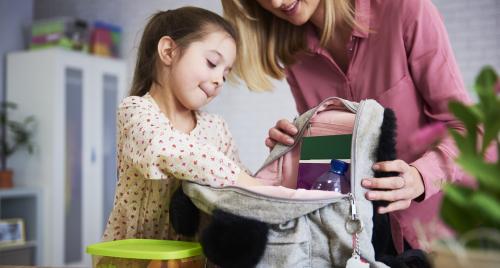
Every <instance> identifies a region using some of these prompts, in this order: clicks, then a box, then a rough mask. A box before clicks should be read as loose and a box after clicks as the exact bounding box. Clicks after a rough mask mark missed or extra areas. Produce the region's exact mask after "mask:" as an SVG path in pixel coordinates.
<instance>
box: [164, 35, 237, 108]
mask: <svg viewBox="0 0 500 268" xmlns="http://www.w3.org/2000/svg"><path fill="white" fill-rule="evenodd" d="M235 58H236V44H235V41H234V40H233V38H232V37H231V36H229V35H228V34H227V33H226V32H224V31H220V30H219V31H213V32H211V33H209V34H207V35H206V36H205V37H204V38H203V39H201V40H198V41H194V42H192V43H191V44H189V46H188V47H187V48H186V49H184V51H183V52H182V53H177V56H176V58H175V59H174V62H173V64H172V65H171V68H170V72H169V77H168V81H169V82H168V83H169V88H170V89H171V90H172V92H173V95H174V96H175V98H176V99H177V102H178V104H180V105H181V106H182V107H183V108H186V109H189V110H197V109H199V108H201V107H202V106H204V105H206V104H208V103H209V102H210V101H211V100H212V99H213V98H214V97H215V96H217V95H218V94H219V92H220V90H221V88H222V84H223V83H224V81H225V80H226V76H227V75H228V73H229V72H230V71H231V67H232V65H233V63H234V60H235Z"/></svg>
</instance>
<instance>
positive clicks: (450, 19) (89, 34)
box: [0, 0, 500, 266]
mask: <svg viewBox="0 0 500 268" xmlns="http://www.w3.org/2000/svg"><path fill="white" fill-rule="evenodd" d="M432 1H433V2H434V4H435V5H436V6H437V8H438V9H439V10H440V12H441V14H442V15H443V18H444V21H445V25H446V28H447V30H448V33H449V38H450V41H451V44H452V47H453V49H454V52H455V56H456V59H457V61H458V64H459V66H460V70H461V71H462V75H463V78H464V80H465V83H466V85H467V86H468V88H469V89H470V88H471V85H472V84H473V82H474V81H473V80H474V78H475V76H476V74H477V73H478V72H479V70H480V68H481V67H482V66H484V65H492V66H493V67H494V68H496V69H500V49H499V46H500V30H499V29H500V1H498V0H477V1H467V0H432ZM185 5H193V6H199V7H203V8H206V9H209V10H212V11H215V12H217V13H219V14H222V8H221V5H220V3H219V1H215V0H211V1H201V0H200V1H194V0H184V1H179V0H178V1H171V0H164V1H160V0H149V1H132V0H107V1H97V0H83V1H82V0H80V1H77V0H0V58H1V62H0V89H1V96H0V101H2V103H3V104H4V107H8V108H6V110H7V112H8V113H7V117H5V114H2V118H3V119H2V123H4V124H5V125H8V126H10V127H11V129H10V130H12V131H13V132H12V133H10V132H9V128H8V127H7V128H8V129H7V130H6V131H5V132H3V133H4V135H3V137H7V138H10V139H12V140H13V143H12V145H11V147H8V146H7V147H6V148H11V149H12V150H9V152H8V153H4V155H3V157H2V160H3V161H2V171H8V170H11V171H12V173H13V183H12V185H9V184H7V185H6V186H2V187H3V188H2V189H0V226H1V224H2V223H4V224H11V225H12V224H13V225H15V226H18V229H19V230H20V235H19V237H14V238H8V239H6V238H3V240H2V236H1V235H0V264H23V265H34V264H36V265H76V266H78V265H79V266H82V265H85V266H88V265H89V263H90V258H89V257H88V256H87V255H86V254H85V253H84V249H85V245H88V244H91V243H95V242H98V241H99V239H100V236H101V234H102V232H103V228H104V224H105V222H106V221H107V215H108V214H109V212H110V209H111V207H112V202H113V195H114V187H115V186H114V184H115V182H116V163H115V157H116V154H115V149H114V148H115V142H116V139H115V135H116V131H115V119H116V118H115V111H116V107H117V105H118V103H119V102H120V100H121V99H122V98H123V97H125V96H126V95H127V92H128V87H129V85H130V80H131V78H132V72H133V68H134V63H135V54H136V52H137V46H138V42H139V40H140V37H141V33H142V28H143V27H144V25H145V23H146V22H147V20H148V18H149V16H150V15H151V14H153V13H154V12H156V11H159V10H165V9H173V8H177V7H181V6H185ZM429 42H432V40H429ZM256 53H257V52H256ZM275 85H276V87H275V90H274V91H273V92H268V93H252V92H249V91H248V89H247V88H246V87H245V86H244V85H231V84H227V85H225V88H224V89H223V91H222V93H221V95H220V96H219V97H217V98H216V99H215V100H214V101H213V102H212V103H211V104H210V105H209V106H208V107H207V108H206V110H208V111H210V112H214V113H217V114H220V115H221V116H223V117H224V118H225V119H226V120H227V122H228V124H229V127H230V129H231V131H232V133H233V135H234V137H235V139H236V142H237V144H238V146H239V150H240V155H241V159H242V161H243V163H244V164H246V165H247V167H248V168H249V169H250V170H252V171H256V170H257V169H258V167H259V166H260V164H261V163H262V162H263V160H264V159H265V157H266V156H267V153H268V150H267V148H266V147H265V146H264V139H265V138H266V136H267V131H268V129H269V128H270V127H271V126H273V125H274V124H275V122H276V121H277V120H278V119H280V118H289V119H293V118H294V117H295V116H296V115H297V113H296V111H295V106H294V104H293V103H294V102H293V99H292V96H291V93H290V91H289V89H288V85H287V84H286V83H285V82H283V81H275ZM470 92H471V94H472V91H470ZM15 105H17V108H16V107H14V106H15ZM5 119H7V120H5ZM26 137H30V138H31V139H29V141H28V139H26ZM23 138H25V139H24V140H23ZM23 141H28V142H24V143H23ZM16 142H17V143H16ZM17 144H19V146H16V145H17ZM18 148H19V150H18ZM4 151H5V150H4ZM7 219H18V220H17V221H14V223H13V221H12V220H11V221H7Z"/></svg>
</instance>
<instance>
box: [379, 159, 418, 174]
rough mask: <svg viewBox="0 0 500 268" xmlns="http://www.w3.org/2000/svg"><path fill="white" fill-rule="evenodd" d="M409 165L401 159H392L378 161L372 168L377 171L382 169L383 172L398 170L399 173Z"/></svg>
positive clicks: (404, 170)
mask: <svg viewBox="0 0 500 268" xmlns="http://www.w3.org/2000/svg"><path fill="white" fill-rule="evenodd" d="M409 168H410V166H409V165H408V164H407V163H406V162H405V161H403V160H399V159H398V160H393V161H384V162H378V163H375V164H374V165H373V169H374V170H377V171H384V172H391V171H393V172H399V173H404V172H406V171H407V170H408V169H409Z"/></svg>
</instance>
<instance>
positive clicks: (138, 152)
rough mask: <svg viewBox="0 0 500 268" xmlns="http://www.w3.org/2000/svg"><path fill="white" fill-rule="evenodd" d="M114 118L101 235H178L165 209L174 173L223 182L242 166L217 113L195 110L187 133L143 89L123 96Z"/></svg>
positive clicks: (112, 237) (230, 179)
mask: <svg viewBox="0 0 500 268" xmlns="http://www.w3.org/2000/svg"><path fill="white" fill-rule="evenodd" d="M117 121H118V122H117V124H118V184H117V186H116V194H115V200H114V207H113V211H112V212H111V215H110V217H109V220H108V223H107V226H106V230H105V232H104V237H103V240H104V241H109V240H119V239H126V238H150V239H180V236H178V235H176V234H175V232H174V231H173V230H172V229H171V228H170V224H169V211H168V208H169V202H170V198H171V196H172V194H173V192H174V191H175V190H176V189H177V187H178V186H179V180H178V179H184V180H191V181H196V182H198V183H201V184H206V185H210V186H214V187H223V186H226V185H234V184H235V182H236V179H237V176H238V175H239V173H240V171H241V170H242V168H243V167H242V165H241V163H240V160H239V157H238V152H237V149H236V146H235V143H234V140H233V138H232V136H231V133H230V132H229V129H228V127H227V125H226V123H225V121H224V120H223V119H222V118H221V117H219V116H217V115H213V114H208V113H206V112H201V111H197V112H196V126H195V128H194V129H193V130H192V131H191V132H190V133H189V134H186V133H183V132H180V131H178V130H176V129H175V128H174V127H173V125H172V124H171V123H170V122H169V120H168V118H167V117H166V116H165V115H164V114H163V113H162V112H161V111H160V109H159V107H158V106H157V105H156V103H155V101H154V99H153V98H152V97H151V95H149V94H146V95H145V96H143V97H137V96H131V97H127V98H125V99H124V100H123V102H122V103H121V104H120V107H119V108H118V120H117ZM240 166H241V167H240Z"/></svg>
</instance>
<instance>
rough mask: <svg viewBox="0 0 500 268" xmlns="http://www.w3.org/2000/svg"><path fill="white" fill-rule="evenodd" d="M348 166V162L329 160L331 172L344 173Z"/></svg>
mask: <svg viewBox="0 0 500 268" xmlns="http://www.w3.org/2000/svg"><path fill="white" fill-rule="evenodd" d="M348 168H349V164H348V163H346V162H344V161H341V160H337V159H332V161H331V162H330V170H331V171H332V172H335V173H339V174H344V173H345V172H346V171H347V169H348Z"/></svg>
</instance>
